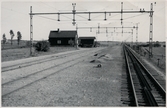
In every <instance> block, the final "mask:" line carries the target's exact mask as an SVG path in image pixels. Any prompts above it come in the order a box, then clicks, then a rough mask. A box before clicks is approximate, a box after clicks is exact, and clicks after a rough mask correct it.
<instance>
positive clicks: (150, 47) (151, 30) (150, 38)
mask: <svg viewBox="0 0 167 108" xmlns="http://www.w3.org/2000/svg"><path fill="white" fill-rule="evenodd" d="M152 42H153V4H152V3H151V10H150V34H149V58H151V57H152V56H153V55H152V47H153V45H152Z"/></svg>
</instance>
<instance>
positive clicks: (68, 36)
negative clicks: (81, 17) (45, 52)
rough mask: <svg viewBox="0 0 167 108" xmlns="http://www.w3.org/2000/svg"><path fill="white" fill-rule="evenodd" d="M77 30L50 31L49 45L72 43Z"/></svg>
mask: <svg viewBox="0 0 167 108" xmlns="http://www.w3.org/2000/svg"><path fill="white" fill-rule="evenodd" d="M76 36H77V31H60V30H59V29H58V30H57V31H50V34H49V42H50V45H52V46H53V45H74V43H75V40H76V39H75V38H76Z"/></svg>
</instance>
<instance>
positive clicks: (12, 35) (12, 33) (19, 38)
mask: <svg viewBox="0 0 167 108" xmlns="http://www.w3.org/2000/svg"><path fill="white" fill-rule="evenodd" d="M9 33H10V36H11V45H13V37H14V36H15V35H14V32H13V30H10V31H9ZM21 38H22V35H21V32H20V31H18V32H17V44H18V45H20V40H21ZM2 39H3V40H2V41H3V44H5V43H6V42H7V38H6V35H5V33H4V34H3V36H2Z"/></svg>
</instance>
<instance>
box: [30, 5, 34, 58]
mask: <svg viewBox="0 0 167 108" xmlns="http://www.w3.org/2000/svg"><path fill="white" fill-rule="evenodd" d="M32 17H33V15H32V6H31V7H30V56H32V47H33V26H32V23H33V22H32Z"/></svg>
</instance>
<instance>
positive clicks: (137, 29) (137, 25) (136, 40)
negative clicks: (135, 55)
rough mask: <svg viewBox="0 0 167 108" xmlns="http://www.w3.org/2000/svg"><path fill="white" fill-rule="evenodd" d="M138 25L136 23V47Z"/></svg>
mask: <svg viewBox="0 0 167 108" xmlns="http://www.w3.org/2000/svg"><path fill="white" fill-rule="evenodd" d="M138 24H139V23H136V45H137V44H138Z"/></svg>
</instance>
